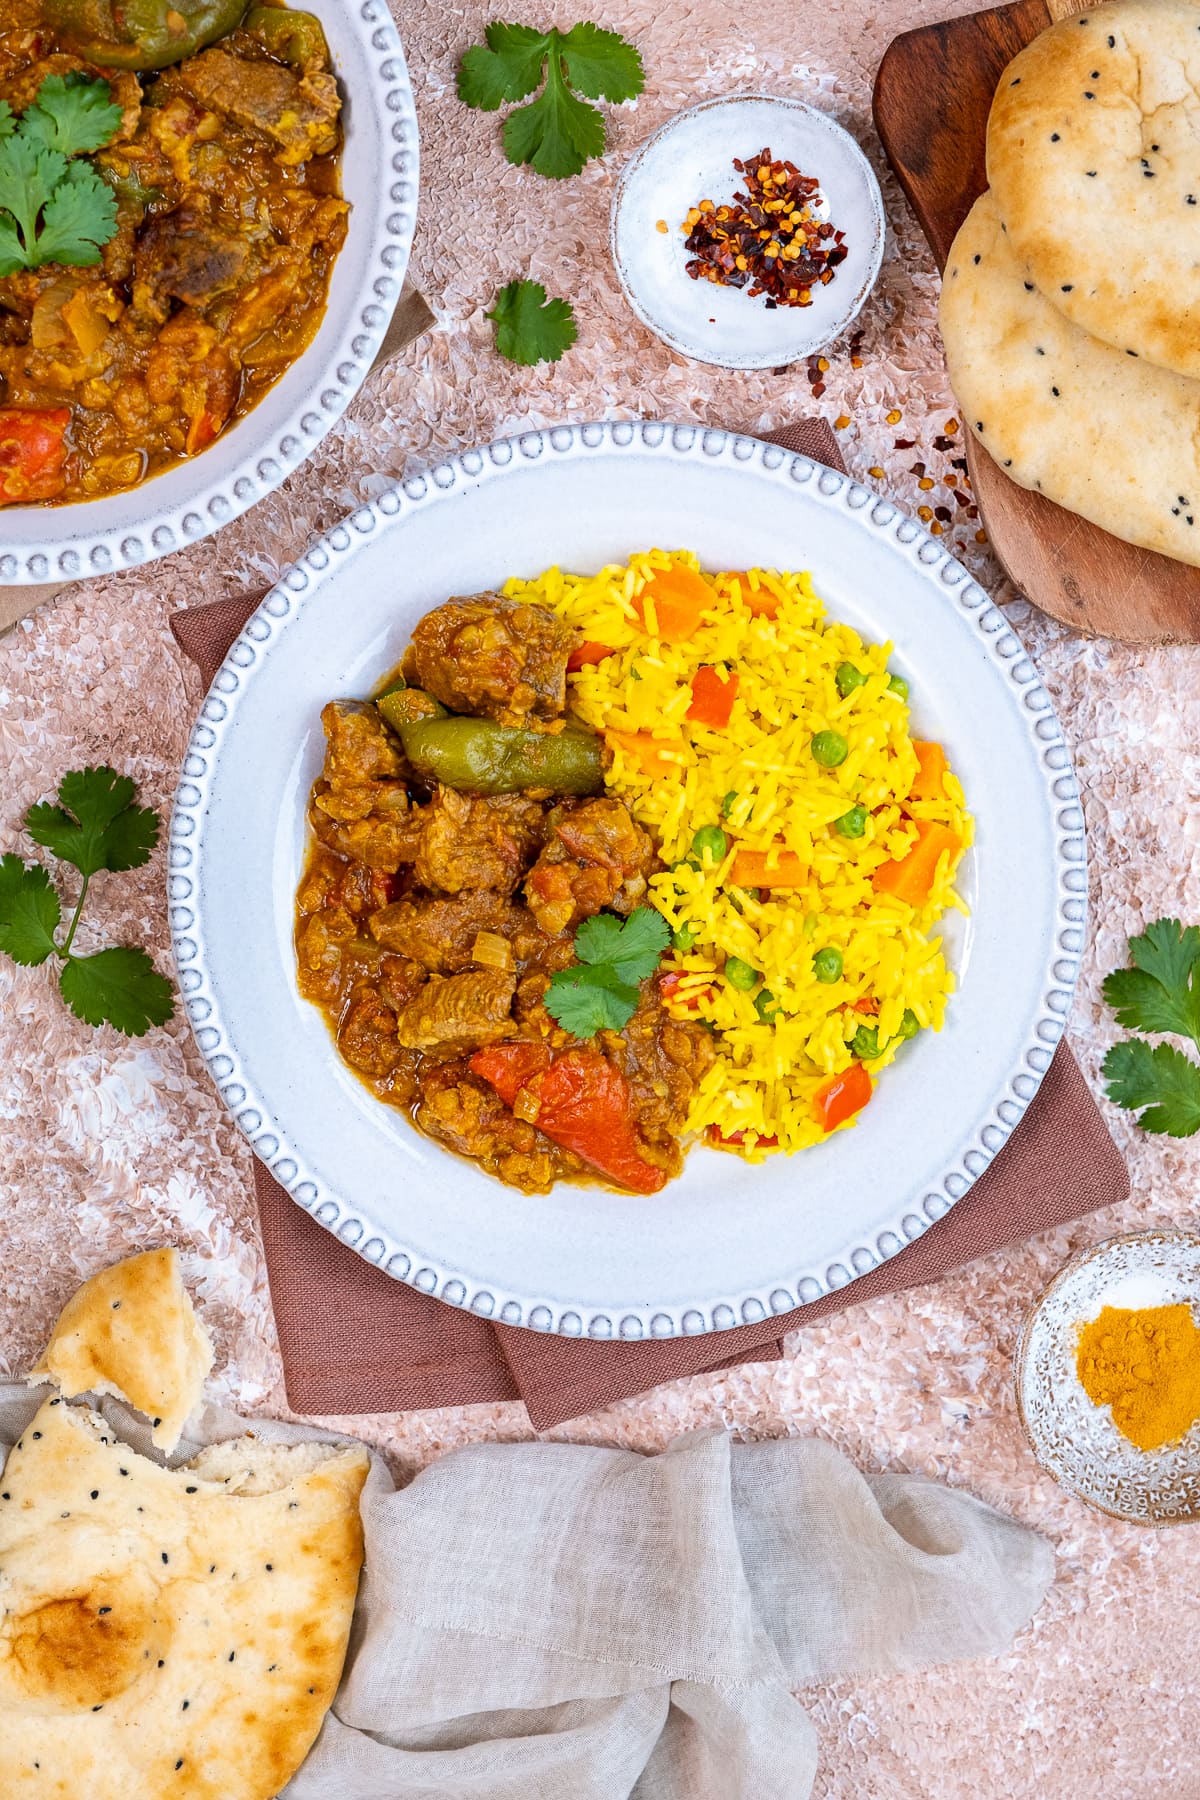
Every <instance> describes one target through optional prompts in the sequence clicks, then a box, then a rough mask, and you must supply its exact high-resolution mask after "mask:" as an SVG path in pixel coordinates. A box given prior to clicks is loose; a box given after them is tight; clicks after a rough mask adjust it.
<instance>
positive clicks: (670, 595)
mask: <svg viewBox="0 0 1200 1800" xmlns="http://www.w3.org/2000/svg"><path fill="white" fill-rule="evenodd" d="M647 600H652V601H653V602H654V618H655V622H656V624H657V627H658V636H659V637H660V638H666V639H667V640H668V641H669V642H670V643H673V644H679V643H683V642H685V641H686V640H687V639H688V638H690V637H691V636H692V634H693V632H694V631H695V630H696V627H697V626H698V625H699V623H700V617H701V614H702V613H703V612H704V611H705V609H706V608H707V607H710V606H711V605H712V603H713V591H712V589H711V588H710V587H709V585H708V583H707V581H705V579H704V577H703V576H702V575H697V573H696V571H695V570H694V569H689V568H688V566H687V564H686V563H672V565H671V567H670V568H669V569H656V570H655V571H654V574H653V575H651V577H650V579H649V581H647V583H646V585H645V586H644V587H643V588H642V591H641V593H640V594H635V595H634V598H633V610H634V612H635V613H636V614H637V616H638V622H639V624H640V625H641V627H642V630H643V631H648V630H649V629H650V628H649V626H648V625H647V623H646V605H645V603H646V601H647Z"/></svg>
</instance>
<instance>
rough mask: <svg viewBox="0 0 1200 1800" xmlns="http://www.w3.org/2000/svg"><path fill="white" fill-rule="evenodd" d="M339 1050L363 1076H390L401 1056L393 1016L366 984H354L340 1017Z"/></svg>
mask: <svg viewBox="0 0 1200 1800" xmlns="http://www.w3.org/2000/svg"><path fill="white" fill-rule="evenodd" d="M337 1042H338V1049H339V1050H340V1051H341V1053H342V1055H343V1056H344V1057H345V1059H346V1061H347V1062H348V1063H349V1064H350V1066H351V1068H354V1069H358V1070H359V1071H360V1072H361V1073H362V1074H363V1075H375V1076H380V1075H390V1074H391V1072H392V1070H393V1069H394V1068H395V1067H396V1064H397V1063H398V1062H399V1061H400V1060H401V1058H402V1057H403V1055H404V1050H403V1047H402V1045H401V1043H400V1040H399V1038H398V1037H397V1036H396V1014H395V1013H394V1012H393V1011H392V1008H391V1007H390V1006H389V1005H388V1003H387V1001H386V1000H385V999H384V998H383V997H382V995H381V994H380V993H379V991H378V990H377V989H376V988H375V987H373V986H372V984H371V983H370V982H369V981H358V982H355V984H354V986H353V987H352V988H351V990H350V1004H349V1005H348V1006H347V1008H346V1011H345V1012H344V1013H343V1015H342V1021H341V1024H340V1025H339V1026H338V1034H337Z"/></svg>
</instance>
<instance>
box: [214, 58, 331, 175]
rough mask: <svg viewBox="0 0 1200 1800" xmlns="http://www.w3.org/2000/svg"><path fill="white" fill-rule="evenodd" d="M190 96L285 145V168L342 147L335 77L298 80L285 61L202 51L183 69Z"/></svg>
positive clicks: (282, 160) (281, 147)
mask: <svg viewBox="0 0 1200 1800" xmlns="http://www.w3.org/2000/svg"><path fill="white" fill-rule="evenodd" d="M179 80H180V82H181V84H182V85H183V86H184V87H185V88H186V89H187V91H188V92H189V93H190V94H193V95H194V96H195V98H196V99H197V100H199V101H201V102H202V104H203V105H205V106H208V107H211V108H212V110H213V111H214V112H222V113H225V114H226V116H227V117H228V118H231V119H234V120H236V122H237V123H238V124H239V125H244V126H246V127H247V128H248V129H249V130H251V131H257V132H259V133H261V135H262V136H263V137H266V138H269V139H270V140H271V142H272V143H274V144H277V145H278V146H279V153H278V156H277V158H276V160H277V161H278V162H280V163H282V164H284V165H285V166H289V165H294V164H296V163H302V162H307V161H308V160H309V159H310V157H314V156H329V155H331V154H332V152H333V151H334V150H335V149H336V148H337V122H338V115H339V113H340V112H341V101H340V99H339V98H338V89H337V81H336V80H335V79H334V77H333V76H332V75H324V74H311V75H301V76H297V75H296V74H295V73H294V72H293V71H292V70H291V69H286V68H284V66H283V65H282V63H275V62H257V61H256V62H251V61H250V60H249V59H248V58H246V57H241V56H233V55H231V54H230V52H229V51H228V50H221V49H219V48H218V49H213V50H202V51H201V53H200V55H199V56H192V57H189V58H188V60H187V62H185V63H182V64H181V65H180V68H179Z"/></svg>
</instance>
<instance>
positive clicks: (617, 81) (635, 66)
mask: <svg viewBox="0 0 1200 1800" xmlns="http://www.w3.org/2000/svg"><path fill="white" fill-rule="evenodd" d="M562 53H563V60H564V61H565V63H566V67H567V77H568V79H569V80H570V83H571V85H572V87H577V88H578V89H579V91H580V93H581V94H587V95H588V96H589V98H590V99H592V100H614V101H621V100H636V99H637V97H638V95H639V94H640V93H641V91H642V89H643V88H644V87H645V85H646V73H645V70H644V69H643V67H642V58H641V53H640V51H638V50H637V49H636V48H635V46H634V45H633V44H630V43H627V42H626V41H625V39H624V38H623V37H622V36H621V35H620V33H619V32H616V31H602V30H601V28H600V26H599V25H572V27H571V29H570V31H568V32H567V34H566V36H565V37H563V38H562ZM526 91H527V92H528V90H526Z"/></svg>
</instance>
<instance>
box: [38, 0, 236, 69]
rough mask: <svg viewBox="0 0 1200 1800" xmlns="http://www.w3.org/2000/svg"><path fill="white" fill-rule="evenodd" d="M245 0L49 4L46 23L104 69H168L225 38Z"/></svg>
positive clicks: (69, 0) (63, 0)
mask: <svg viewBox="0 0 1200 1800" xmlns="http://www.w3.org/2000/svg"><path fill="white" fill-rule="evenodd" d="M245 11H246V0H45V5H44V12H45V19H46V23H47V24H48V25H50V26H51V27H52V28H53V29H54V30H55V31H57V32H59V33H60V34H61V35H62V36H63V37H64V38H66V39H68V40H69V42H70V44H71V47H72V48H73V49H75V50H77V51H78V52H79V54H80V55H81V56H85V57H86V58H87V60H88V61H89V62H92V63H98V64H99V65H100V67H101V68H113V69H140V70H152V69H167V68H170V66H171V64H172V63H179V62H183V60H184V58H185V57H188V56H192V55H194V54H195V52H196V51H197V50H202V49H203V48H204V46H205V45H206V44H212V43H215V42H216V40H217V39H218V38H222V37H225V36H226V35H227V33H229V32H231V31H233V30H234V29H235V27H236V26H238V25H240V24H241V22H242V15H243V14H244V13H245Z"/></svg>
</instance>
